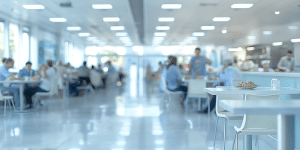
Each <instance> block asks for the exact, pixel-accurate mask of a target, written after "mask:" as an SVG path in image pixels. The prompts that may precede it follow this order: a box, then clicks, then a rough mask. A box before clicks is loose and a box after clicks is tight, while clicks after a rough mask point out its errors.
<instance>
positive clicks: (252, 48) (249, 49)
mask: <svg viewBox="0 0 300 150" xmlns="http://www.w3.org/2000/svg"><path fill="white" fill-rule="evenodd" d="M246 49H247V51H253V50H255V47H247V48H246Z"/></svg>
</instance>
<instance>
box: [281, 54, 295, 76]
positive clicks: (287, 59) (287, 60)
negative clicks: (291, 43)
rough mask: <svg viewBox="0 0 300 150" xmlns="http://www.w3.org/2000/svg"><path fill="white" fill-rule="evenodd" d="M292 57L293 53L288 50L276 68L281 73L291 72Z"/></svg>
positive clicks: (292, 65)
mask: <svg viewBox="0 0 300 150" xmlns="http://www.w3.org/2000/svg"><path fill="white" fill-rule="evenodd" d="M292 56H293V51H291V50H288V52H287V53H286V56H283V57H281V59H280V60H279V62H278V64H277V68H278V69H279V70H282V71H283V72H292V71H293V69H294V63H295V60H294V57H292Z"/></svg>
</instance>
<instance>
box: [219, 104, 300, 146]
mask: <svg viewBox="0 0 300 150" xmlns="http://www.w3.org/2000/svg"><path fill="white" fill-rule="evenodd" d="M219 104H220V106H221V107H222V108H224V109H226V110H228V111H230V112H232V113H233V114H254V115H270V114H272V115H274V114H277V115H278V119H277V135H278V150H294V149H295V124H294V123H295V122H294V120H295V115H296V114H300V100H286V101H284V100H281V101H234V100H221V101H220V102H219Z"/></svg>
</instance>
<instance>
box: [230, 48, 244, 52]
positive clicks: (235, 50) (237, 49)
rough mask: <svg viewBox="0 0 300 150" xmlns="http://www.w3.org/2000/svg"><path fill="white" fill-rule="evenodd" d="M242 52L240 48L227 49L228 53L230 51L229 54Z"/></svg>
mask: <svg viewBox="0 0 300 150" xmlns="http://www.w3.org/2000/svg"><path fill="white" fill-rule="evenodd" d="M242 50H243V48H241V47H238V48H228V51H230V52H238V51H242Z"/></svg>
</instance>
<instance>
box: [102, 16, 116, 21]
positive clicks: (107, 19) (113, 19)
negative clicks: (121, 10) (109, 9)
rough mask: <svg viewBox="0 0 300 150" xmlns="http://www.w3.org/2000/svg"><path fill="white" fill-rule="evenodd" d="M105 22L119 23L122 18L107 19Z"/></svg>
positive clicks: (104, 19)
mask: <svg viewBox="0 0 300 150" xmlns="http://www.w3.org/2000/svg"><path fill="white" fill-rule="evenodd" d="M103 21H104V22H119V21H120V18H119V17H105V18H103Z"/></svg>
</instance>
